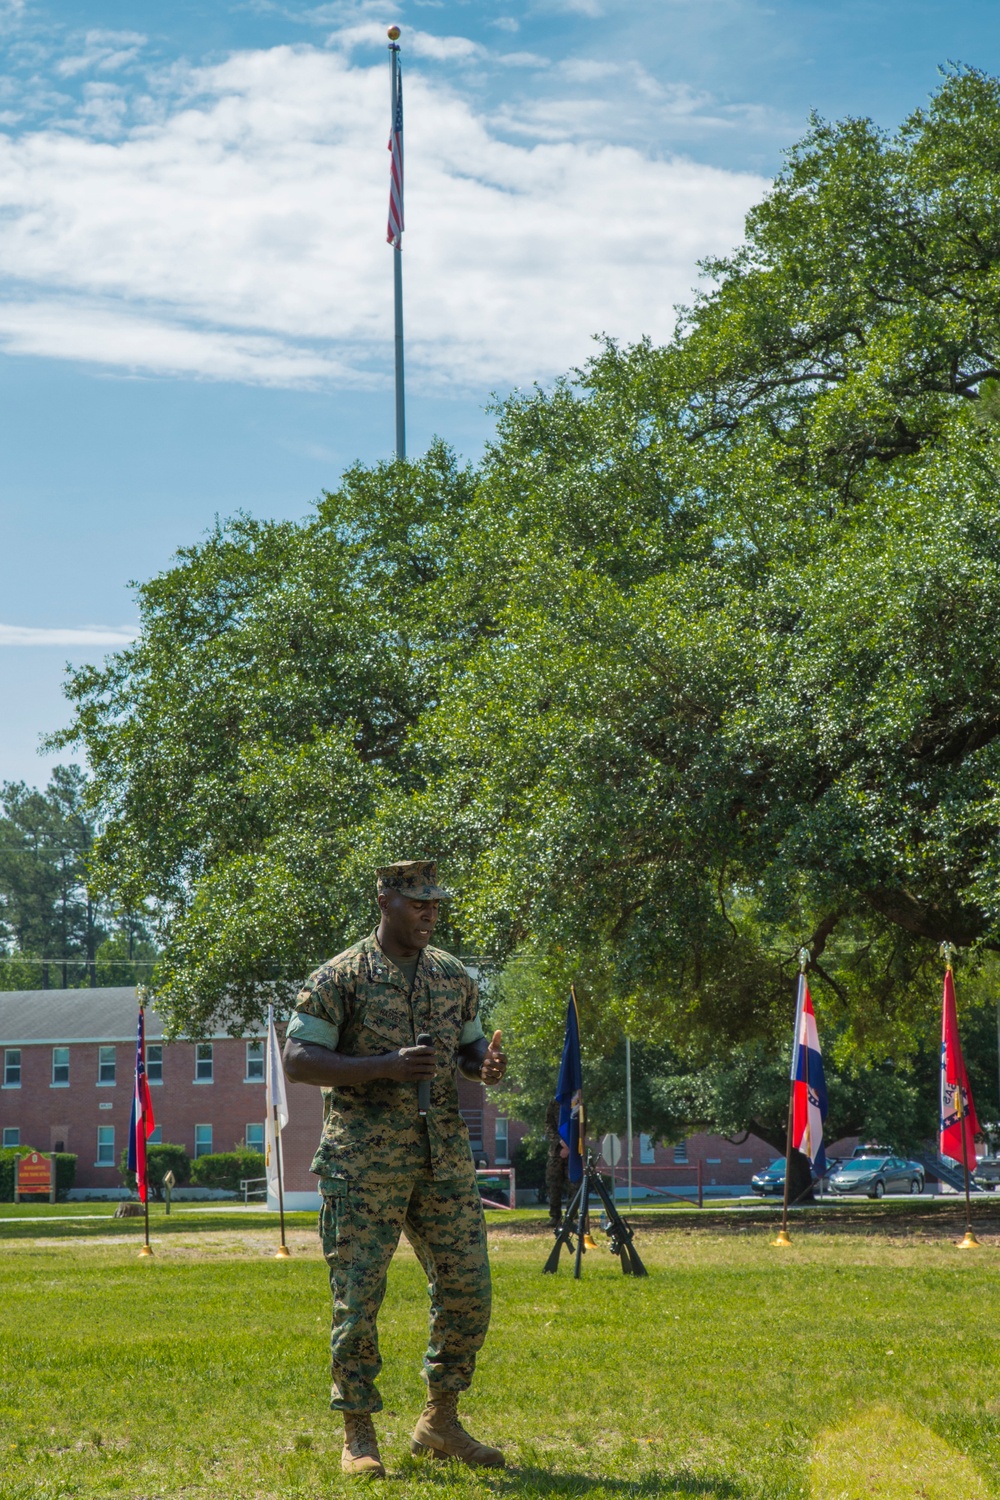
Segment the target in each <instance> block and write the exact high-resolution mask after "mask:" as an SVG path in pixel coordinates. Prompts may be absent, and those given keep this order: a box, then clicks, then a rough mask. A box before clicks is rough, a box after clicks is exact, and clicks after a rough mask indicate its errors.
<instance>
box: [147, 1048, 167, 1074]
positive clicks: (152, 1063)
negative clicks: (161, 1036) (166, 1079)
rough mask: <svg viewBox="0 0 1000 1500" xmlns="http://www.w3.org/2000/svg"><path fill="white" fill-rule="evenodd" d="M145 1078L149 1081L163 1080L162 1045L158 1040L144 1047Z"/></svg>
mask: <svg viewBox="0 0 1000 1500" xmlns="http://www.w3.org/2000/svg"><path fill="white" fill-rule="evenodd" d="M146 1079H147V1082H149V1083H162V1082H163V1047H162V1044H161V1043H160V1042H150V1044H149V1046H148V1047H147V1048H146Z"/></svg>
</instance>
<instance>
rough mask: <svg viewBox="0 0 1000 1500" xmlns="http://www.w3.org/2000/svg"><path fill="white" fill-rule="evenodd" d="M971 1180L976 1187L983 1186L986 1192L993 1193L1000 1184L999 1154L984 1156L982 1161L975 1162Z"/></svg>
mask: <svg viewBox="0 0 1000 1500" xmlns="http://www.w3.org/2000/svg"><path fill="white" fill-rule="evenodd" d="M972 1180H973V1182H974V1183H975V1184H976V1187H981V1188H985V1189H986V1191H987V1192H988V1193H995V1192H996V1190H997V1186H998V1184H1000V1156H984V1157H983V1159H982V1161H980V1162H977V1163H976V1170H975V1171H974V1172H973V1174H972Z"/></svg>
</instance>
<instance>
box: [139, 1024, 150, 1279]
mask: <svg viewBox="0 0 1000 1500" xmlns="http://www.w3.org/2000/svg"><path fill="white" fill-rule="evenodd" d="M139 1024H140V1025H141V1027H142V1060H143V1066H145V1062H146V1010H145V1006H143V1005H141V1004H140V1006H139ZM135 1091H136V1094H138V1092H139V1073H138V1069H136V1079H135ZM137 1103H138V1101H137ZM140 1129H141V1130H142V1131H143V1132H145V1129H146V1117H145V1114H142V1115H141V1116H140V1114H139V1112H138V1109H137V1110H136V1118H135V1130H136V1135H138V1133H139V1131H140ZM146 1144H147V1142H146V1137H145V1134H144V1135H143V1152H142V1208H143V1214H142V1220H143V1231H144V1235H145V1239H144V1241H143V1246H142V1249H141V1250H140V1251H139V1255H140V1257H141V1256H144V1255H152V1253H153V1247H152V1245H151V1244H150V1243H149V1157H148V1155H147V1153H146ZM138 1145H139V1143H138V1141H136V1151H137V1152H138Z"/></svg>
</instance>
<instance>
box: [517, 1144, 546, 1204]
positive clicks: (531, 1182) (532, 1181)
mask: <svg viewBox="0 0 1000 1500" xmlns="http://www.w3.org/2000/svg"><path fill="white" fill-rule="evenodd" d="M548 1157H549V1143H548V1141H546V1140H539V1139H536V1137H534V1136H531V1135H526V1136H525V1137H524V1139H523V1140H521V1141H519V1142H518V1145H517V1148H516V1150H515V1151H514V1162H513V1166H514V1170H515V1172H516V1173H517V1185H518V1188H538V1189H540V1191H541V1192H542V1193H544V1191H545V1164H546V1162H547V1161H548Z"/></svg>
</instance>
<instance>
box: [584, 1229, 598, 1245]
mask: <svg viewBox="0 0 1000 1500" xmlns="http://www.w3.org/2000/svg"><path fill="white" fill-rule="evenodd" d="M583 1248H584V1249H585V1250H596V1249H597V1241H596V1240H595V1239H594V1236H593V1235H592V1234H591V1232H590V1230H589V1229H588V1230H587V1233H586V1234H585V1235H584V1237H583Z"/></svg>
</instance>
